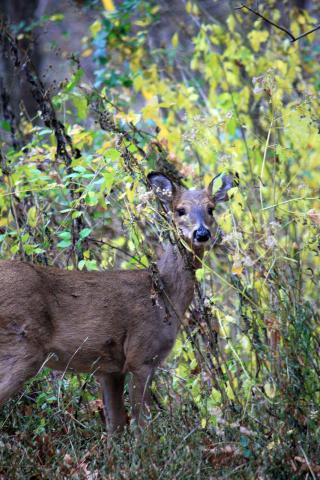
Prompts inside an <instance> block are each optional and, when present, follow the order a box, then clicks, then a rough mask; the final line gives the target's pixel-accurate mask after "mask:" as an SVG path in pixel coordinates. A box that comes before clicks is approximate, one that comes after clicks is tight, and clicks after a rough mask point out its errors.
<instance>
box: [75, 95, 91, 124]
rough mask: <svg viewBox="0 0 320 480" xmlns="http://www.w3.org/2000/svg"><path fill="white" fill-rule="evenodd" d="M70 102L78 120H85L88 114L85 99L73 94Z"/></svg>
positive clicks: (82, 96)
mask: <svg viewBox="0 0 320 480" xmlns="http://www.w3.org/2000/svg"><path fill="white" fill-rule="evenodd" d="M71 101H72V103H73V105H74V106H75V107H76V109H77V114H78V117H79V118H80V120H84V119H86V118H87V112H88V102H87V99H86V97H85V96H84V95H81V94H80V93H73V94H72V96H71Z"/></svg>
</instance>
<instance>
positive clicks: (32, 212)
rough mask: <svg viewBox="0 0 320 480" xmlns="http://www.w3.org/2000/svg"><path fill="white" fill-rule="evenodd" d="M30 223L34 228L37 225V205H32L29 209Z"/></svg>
mask: <svg viewBox="0 0 320 480" xmlns="http://www.w3.org/2000/svg"><path fill="white" fill-rule="evenodd" d="M27 219H28V224H29V225H30V227H32V228H34V227H35V226H36V225H37V209H36V207H31V208H29V210H28V214H27Z"/></svg>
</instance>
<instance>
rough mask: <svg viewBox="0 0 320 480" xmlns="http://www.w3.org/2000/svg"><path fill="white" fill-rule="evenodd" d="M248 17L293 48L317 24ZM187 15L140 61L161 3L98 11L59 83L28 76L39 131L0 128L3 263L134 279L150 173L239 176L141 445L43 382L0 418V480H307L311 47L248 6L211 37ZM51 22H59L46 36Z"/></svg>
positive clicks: (283, 14)
mask: <svg viewBox="0 0 320 480" xmlns="http://www.w3.org/2000/svg"><path fill="white" fill-rule="evenodd" d="M262 3H263V5H262V9H261V11H262V12H264V14H265V15H266V16H268V18H269V19H270V20H272V21H274V22H276V23H283V22H284V21H285V22H286V25H287V27H288V28H289V30H290V31H291V32H292V33H293V34H294V35H295V36H298V35H300V34H302V33H303V32H306V31H307V30H310V29H311V28H312V27H313V26H314V25H316V23H317V21H318V22H319V19H315V18H312V17H311V16H310V14H309V13H307V12H303V11H299V10H297V9H294V8H290V9H289V8H287V7H286V6H285V5H284V6H283V7H282V8H281V11H280V10H278V8H276V2H273V1H269V2H262ZM200 5H201V2H200ZM183 8H185V10H186V14H187V15H188V19H189V20H188V24H187V25H186V26H185V28H184V29H183V28H182V27H181V26H179V28H177V31H176V33H174V35H173V36H172V38H171V39H170V41H169V44H168V43H167V44H165V45H163V46H162V45H158V46H156V47H152V46H151V45H150V41H149V39H150V35H149V34H150V31H151V30H150V29H151V28H152V27H153V26H154V25H156V22H157V21H158V19H159V15H161V10H160V9H159V7H158V6H157V5H156V4H153V3H152V2H146V1H143V0H141V1H135V2H134V1H132V0H126V1H123V2H122V3H121V5H120V6H118V7H117V8H115V6H114V4H113V3H112V1H110V0H109V1H107V0H106V1H104V2H103V5H101V8H100V9H98V10H97V16H96V17H97V18H96V20H95V21H94V22H93V23H92V25H91V26H90V29H89V31H88V32H87V36H86V37H85V38H83V39H82V41H81V43H79V51H78V52H76V55H74V56H73V58H72V59H70V60H67V59H65V60H63V61H64V62H66V63H68V68H71V69H72V72H73V73H72V75H70V76H69V77H68V78H67V79H66V81H64V82H61V83H60V84H59V85H55V88H54V89H53V88H47V87H44V86H43V85H42V83H41V79H40V78H39V77H38V76H37V75H36V74H35V72H34V71H33V69H32V65H31V64H30V63H28V62H26V63H27V67H24V68H25V69H26V70H27V76H28V81H29V87H30V92H31V93H30V94H31V95H33V96H35V97H36V100H37V101H38V110H39V111H38V114H37V115H36V117H35V118H31V119H30V118H28V117H27V116H25V115H22V116H21V118H20V121H19V127H18V128H17V122H15V121H14V117H10V115H9V116H8V115H7V116H5V117H4V118H3V119H2V120H1V121H0V127H1V131H0V135H1V140H0V142H1V159H0V160H1V165H0V167H1V169H0V175H1V181H0V256H1V258H22V259H25V260H28V261H32V262H35V263H42V264H45V265H47V264H48V265H56V266H59V267H61V268H79V269H83V270H100V269H107V268H119V267H120V268H142V266H143V265H145V266H148V265H149V264H150V262H151V261H152V260H154V259H155V258H156V257H155V253H154V252H155V250H156V247H157V245H158V244H159V240H160V241H161V242H162V241H163V240H164V239H165V238H166V233H167V230H168V225H165V224H164V223H163V222H161V221H160V219H159V217H158V216H157V214H156V210H155V207H156V205H155V203H154V199H153V198H152V196H150V194H148V193H147V190H146V183H145V176H146V174H147V173H148V172H149V171H150V170H151V169H160V170H163V171H166V172H169V173H170V172H171V174H172V175H173V176H177V175H178V173H177V172H179V174H181V175H182V176H183V179H184V182H185V185H186V186H191V185H193V186H195V185H200V184H207V183H209V181H210V179H211V178H212V177H213V176H214V175H215V174H217V173H219V172H222V171H232V172H233V173H235V174H238V175H239V178H240V185H239V187H238V188H235V189H234V191H233V192H232V195H231V200H230V201H229V202H228V204H226V205H225V206H223V207H219V209H218V210H217V212H216V216H217V220H218V223H219V225H220V227H221V238H220V240H221V243H220V245H219V246H217V247H216V248H215V249H213V250H212V251H211V252H209V253H208V254H207V256H206V257H205V259H204V263H203V268H202V269H200V270H199V271H198V272H197V278H198V281H199V291H198V294H197V297H196V301H195V304H194V305H193V307H192V308H191V311H190V312H189V314H188V319H187V320H186V323H185V326H184V329H183V331H182V332H181V335H180V336H179V338H178V340H177V343H176V346H175V348H174V351H173V352H172V354H171V356H170V358H169V359H168V361H167V363H166V364H165V365H164V366H163V368H162V369H160V370H159V372H158V373H157V375H156V379H155V381H154V385H153V392H154V398H155V403H154V411H153V419H152V421H151V423H150V426H149V427H148V428H147V429H146V431H145V432H144V434H143V435H142V437H141V438H140V440H137V439H136V438H135V436H134V435H132V433H130V432H127V433H126V434H125V435H124V436H123V438H121V439H118V438H117V439H115V440H114V439H111V438H108V436H107V435H106V434H105V433H104V428H103V425H102V424H101V422H100V416H101V401H99V399H98V398H99V393H98V387H97V384H96V382H95V380H94V378H93V377H92V376H90V375H88V376H82V375H81V376H76V375H70V374H68V375H63V376H61V374H59V375H58V374H55V373H50V372H49V371H48V370H47V369H45V368H44V369H43V371H42V372H41V373H40V374H39V375H38V377H37V378H36V379H35V380H33V381H32V382H30V384H29V385H28V386H27V387H26V389H25V390H24V392H23V393H22V394H21V396H20V397H18V398H15V399H13V400H12V401H10V402H9V403H8V405H6V407H5V408H4V409H3V410H2V411H1V416H0V428H1V433H0V478H1V479H7V478H8V479H12V478H14V479H16V478H17V479H20V478H21V479H25V478H30V479H31V478H32V479H38V478H39V479H40V478H41V479H48V478H50V479H53V478H57V479H61V478H75V479H100V478H105V479H128V478H141V479H160V478H161V479H175V478H176V479H191V478H192V479H193V478H199V479H200V478H201V479H205V478H208V479H209V478H210V479H215V478H244V479H249V478H261V479H269V478H270V479H278V480H279V479H288V478H293V479H298V478H317V476H318V475H319V474H320V464H319V458H320V451H319V435H320V427H319V398H320V380H319V373H320V361H319V348H320V342H319V332H320V323H319V313H318V307H319V300H318V299H319V293H318V288H319V263H320V262H319V229H320V208H319V199H320V196H319V182H320V163H319V156H320V135H319V128H320V124H319V87H320V71H319V66H318V64H319V54H320V48H319V32H315V33H312V34H310V35H308V36H306V37H305V38H303V39H301V40H300V41H297V42H291V41H290V38H289V37H288V35H286V34H285V33H283V32H281V31H280V30H277V29H275V28H273V27H270V25H268V24H267V23H266V22H264V21H263V20H262V19H259V18H258V17H256V16H255V15H254V14H252V13H250V12H248V11H246V10H245V9H243V10H235V11H233V12H231V14H230V16H229V17H228V19H227V20H226V22H225V23H219V22H217V21H214V20H213V19H209V18H207V17H206V16H205V15H203V12H202V11H201V8H199V5H198V4H197V3H196V2H190V1H187V2H185V3H184V7H183ZM61 18H63V12H60V11H59V9H58V11H57V14H55V15H53V16H51V17H49V18H46V19H44V20H43V22H44V23H43V24H41V28H42V27H43V25H44V24H45V23H46V22H59V21H60V20H61ZM33 27H34V26H33ZM33 27H30V28H29V26H28V25H19V26H10V32H11V37H10V39H9V40H8V38H6V42H7V44H6V45H7V51H8V52H9V56H10V58H11V61H12V62H13V63H15V62H18V63H16V69H17V72H21V71H22V70H21V69H22V63H23V62H22V58H24V57H23V55H24V53H23V51H22V50H21V51H19V50H18V51H15V50H14V48H13V47H12V45H15V39H14V37H15V36H16V35H18V45H19V41H21V39H23V38H27V37H28V35H30V32H32V29H33ZM10 42H11V43H10ZM19 48H20V47H19ZM88 57H92V59H93V62H94V65H95V67H96V69H95V74H94V81H93V82H92V81H89V80H88V79H87V78H86V76H85V74H84V71H83V69H82V68H81V62H82V61H83V59H84V58H88ZM19 62H20V63H19ZM28 72H29V73H28ZM37 92H38V94H37Z"/></svg>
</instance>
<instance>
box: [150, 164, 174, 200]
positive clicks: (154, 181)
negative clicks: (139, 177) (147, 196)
mask: <svg viewBox="0 0 320 480" xmlns="http://www.w3.org/2000/svg"><path fill="white" fill-rule="evenodd" d="M147 178H148V182H149V184H150V186H151V187H152V190H153V191H154V193H155V194H156V195H157V197H158V198H159V199H160V200H161V201H162V202H163V203H164V204H170V203H171V201H172V198H173V196H174V195H175V193H176V190H177V188H176V186H175V184H174V183H173V182H172V181H171V180H170V178H169V177H167V176H166V175H164V174H163V173H161V172H151V173H149V175H148V177H147Z"/></svg>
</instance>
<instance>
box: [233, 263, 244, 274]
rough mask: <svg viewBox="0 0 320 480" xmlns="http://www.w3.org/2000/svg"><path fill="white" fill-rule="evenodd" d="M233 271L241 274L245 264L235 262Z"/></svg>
mask: <svg viewBox="0 0 320 480" xmlns="http://www.w3.org/2000/svg"><path fill="white" fill-rule="evenodd" d="M231 271H232V273H233V275H241V273H242V271H243V266H242V265H241V264H239V263H234V264H233V265H232V270H231Z"/></svg>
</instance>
